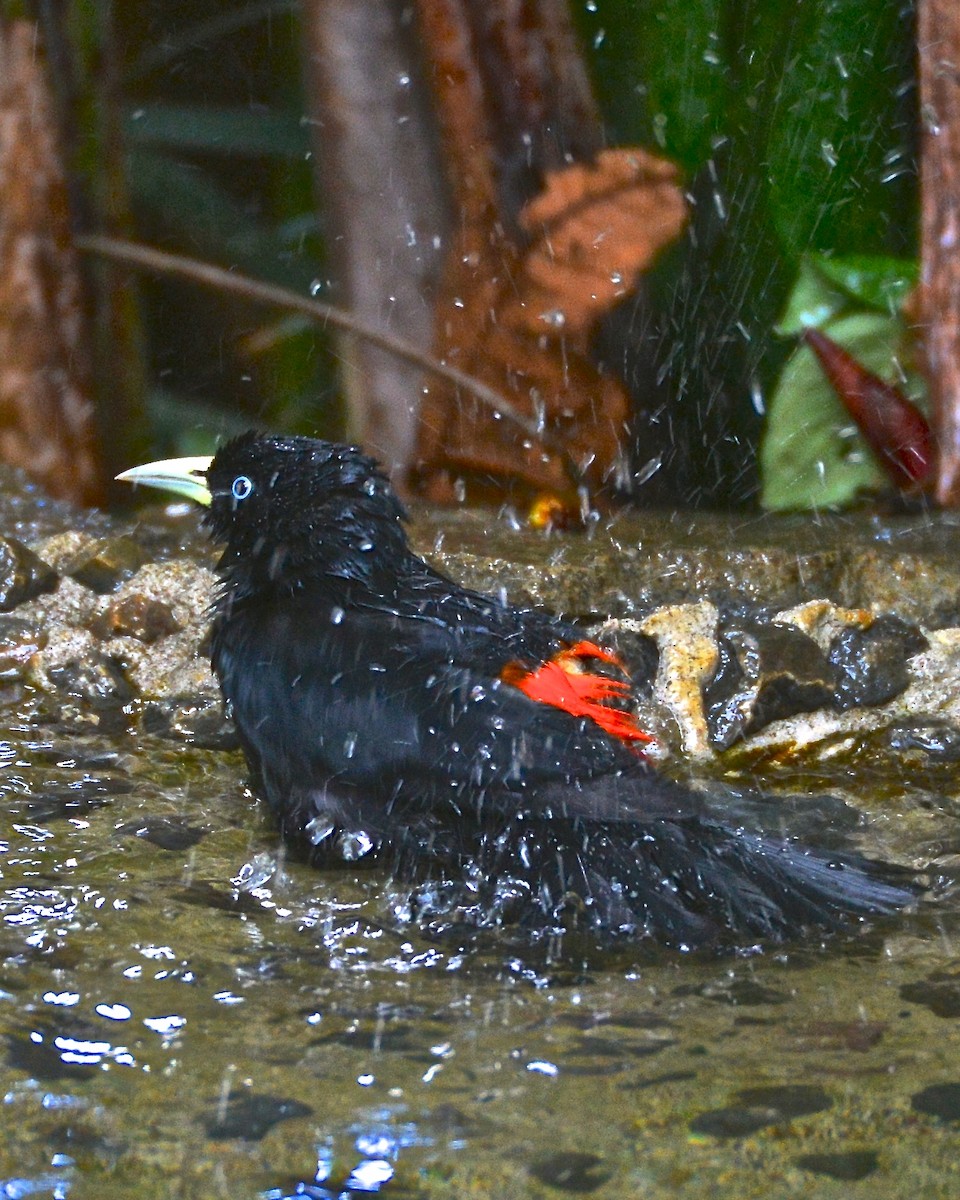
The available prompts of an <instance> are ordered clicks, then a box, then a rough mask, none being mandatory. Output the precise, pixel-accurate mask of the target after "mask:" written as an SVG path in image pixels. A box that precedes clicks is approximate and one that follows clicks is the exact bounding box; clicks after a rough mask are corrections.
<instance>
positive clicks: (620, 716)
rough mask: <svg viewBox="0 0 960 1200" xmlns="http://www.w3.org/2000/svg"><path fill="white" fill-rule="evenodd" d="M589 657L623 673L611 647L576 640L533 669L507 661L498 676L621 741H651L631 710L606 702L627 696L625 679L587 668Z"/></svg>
mask: <svg viewBox="0 0 960 1200" xmlns="http://www.w3.org/2000/svg"><path fill="white" fill-rule="evenodd" d="M591 660H592V661H594V662H602V663H607V664H608V665H609V666H613V667H616V668H617V670H619V671H622V672H623V673H624V674H626V668H625V667H624V665H623V663H622V662H621V660H620V659H619V657H618V656H617V655H616V654H614V653H613V652H612V651H611V650H604V649H603V648H602V647H601V646H596V645H594V643H593V642H577V643H576V645H574V646H569V647H567V649H565V650H561V651H560V653H559V654H555V655H554V656H553V658H551V659H550V660H549V661H547V662H545V663H544V664H543V665H542V666H540V667H537V668H536V670H534V671H531V670H529V669H528V668H527V667H525V666H524V665H523V664H522V663H519V662H512V663H507V665H506V666H505V667H504V668H503V670H502V671H501V673H500V678H501V679H503V681H504V682H505V683H509V684H512V686H513V687H515V688H519V689H520V691H521V692H523V693H524V695H526V696H529V697H530V699H531V700H539V701H540V703H541V704H552V705H553V707H554V708H562V709H563V711H564V712H568V713H570V715H571V716H574V717H589V718H590V720H591V721H594V722H596V724H597V725H599V726H600V728H601V729H603V730H605V731H606V732H607V733H609V734H611V735H612V736H613V737H616V738H620V740H621V741H624V742H628V743H629V742H652V741H653V738H652V737H651V736H650V734H649V733H644V731H643V730H642V729H641V728H640V726H639V725H638V724H637V719H636V717H635V716H634V715H633V713H632V712H630V711H625V710H624V709H622V708H611V707H610V705H609V704H608V703H607V701H611V700H613V701H618V700H619V701H623V700H626V699H627V698H628V697H629V696H630V691H631V689H630V683H629V682H628V680H626V679H611V678H610V677H609V676H608V675H601V674H595V673H594V672H593V671H591V667H590V663H591Z"/></svg>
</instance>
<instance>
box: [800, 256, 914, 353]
mask: <svg viewBox="0 0 960 1200" xmlns="http://www.w3.org/2000/svg"><path fill="white" fill-rule="evenodd" d="M917 276H918V268H917V264H916V263H915V262H911V261H908V260H906V259H902V258H886V257H884V256H882V255H871V254H848V255H842V256H837V257H832V256H828V255H825V254H805V255H804V256H803V258H801V260H800V269H799V271H798V273H797V280H796V283H795V284H794V285H793V290H792V291H791V292H790V295H789V297H788V298H787V304H786V308H785V309H784V312H783V316H782V317H781V318H780V321H779V323H778V325H777V333H779V334H781V336H784V337H793V336H795V335H796V334H798V333H802V332H803V331H804V329H807V328H809V327H810V326H813V327H814V328H821V327H822V326H823V325H824V323H825V322H827V321H829V320H831V319H832V318H833V317H835V316H837V315H838V314H840V313H842V312H844V311H850V310H851V309H859V308H868V309H873V310H875V311H876V312H880V313H884V314H886V315H889V316H895V315H896V314H897V313H898V312H899V310H900V307H901V305H902V304H903V302H904V300H905V299H906V298H907V296H908V295H909V293H910V291H911V289H912V288H913V287H915V286H916V282H917Z"/></svg>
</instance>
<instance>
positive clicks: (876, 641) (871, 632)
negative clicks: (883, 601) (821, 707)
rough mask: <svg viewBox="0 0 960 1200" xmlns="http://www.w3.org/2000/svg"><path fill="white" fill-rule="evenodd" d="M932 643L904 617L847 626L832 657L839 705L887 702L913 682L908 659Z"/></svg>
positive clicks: (836, 640)
mask: <svg viewBox="0 0 960 1200" xmlns="http://www.w3.org/2000/svg"><path fill="white" fill-rule="evenodd" d="M928 647H929V642H928V641H927V639H926V638H925V637H924V636H923V634H922V633H921V632H920V630H919V629H918V628H917V627H916V626H915V625H911V624H908V622H906V621H904V620H902V619H901V618H900V617H895V616H891V615H886V616H881V617H878V618H877V619H876V620H875V621H873V622H872V623H871V624H870V625H869V626H868V627H867V628H866V629H856V628H851V629H845V630H843V631H842V632H840V633H838V634H837V636H836V637H835V638H834V639H833V640H832V642H831V643H830V653H829V659H830V664H831V666H832V667H833V668H834V670H835V672H836V677H837V684H836V690H835V696H834V701H835V703H836V705H837V707H838V708H840V709H845V708H852V707H853V706H855V705H867V704H886V702H887V701H888V700H892V699H893V698H894V697H895V696H899V695H900V693H901V692H903V691H905V690H906V688H907V686H908V685H909V683H910V670H909V666H908V662H909V660H910V659H911V658H913V657H914V655H916V654H919V653H920V651H921V650H926V649H927V648H928Z"/></svg>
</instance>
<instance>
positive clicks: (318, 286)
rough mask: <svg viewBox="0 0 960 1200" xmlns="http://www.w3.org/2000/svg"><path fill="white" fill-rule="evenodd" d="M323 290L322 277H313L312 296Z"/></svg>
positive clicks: (311, 281) (311, 283)
mask: <svg viewBox="0 0 960 1200" xmlns="http://www.w3.org/2000/svg"><path fill="white" fill-rule="evenodd" d="M322 291H323V280H322V279H311V280H310V295H311V296H319V295H320V293H321V292H322Z"/></svg>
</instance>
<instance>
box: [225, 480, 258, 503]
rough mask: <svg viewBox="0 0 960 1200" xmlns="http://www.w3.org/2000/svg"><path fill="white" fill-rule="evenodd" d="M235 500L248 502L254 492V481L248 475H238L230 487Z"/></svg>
mask: <svg viewBox="0 0 960 1200" xmlns="http://www.w3.org/2000/svg"><path fill="white" fill-rule="evenodd" d="M230 491H231V492H232V493H233V498H234V500H246V498H247V497H248V496H249V495H250V493H251V492H252V491H253V480H252V479H251V478H250V477H249V476H248V475H238V476H237V477H236V479H235V480H234V481H233V484H232V485H231V487H230Z"/></svg>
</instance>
